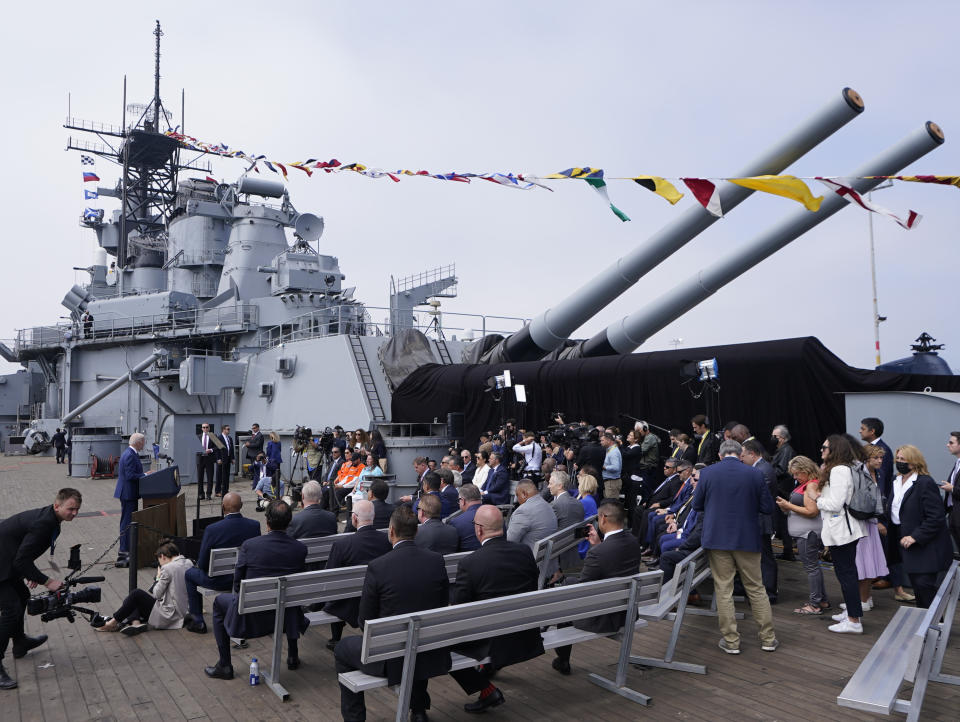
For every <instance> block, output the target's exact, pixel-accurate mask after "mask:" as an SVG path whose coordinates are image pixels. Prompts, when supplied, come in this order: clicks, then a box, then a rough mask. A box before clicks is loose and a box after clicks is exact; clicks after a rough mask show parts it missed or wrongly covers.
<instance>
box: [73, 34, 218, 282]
mask: <svg viewBox="0 0 960 722" xmlns="http://www.w3.org/2000/svg"><path fill="white" fill-rule="evenodd" d="M153 35H154V37H155V42H154V77H153V98H152V99H151V100H150V102H148V103H146V104H138V103H130V104H126V98H124V103H125V105H124V114H125V115H127V114H135V115H134V117H135V118H136V120H135V122H133V123H127V122H126V119H124V121H123V122H122V124H121V125H120V126H114V125H110V124H108V123H100V122H96V121H88V120H80V119H77V118H67V121H66V123H64V127H65V128H70V129H72V130H77V131H81V132H84V133H92V134H94V135H96V136H97V138H98V139H99V141H100V142H91V141H87V140H81V139H74V138H73V137H71V138H70V139H69V140H68V142H67V149H68V150H69V149H72V150H79V151H82V152H84V153H86V154H90V155H96V156H99V157H100V158H103V159H105V160H107V161H109V162H111V163H114V164H116V165H118V166H120V169H121V173H120V178H119V180H118V181H117V183H116V185H115V186H114V187H112V188H111V187H103V186H101V187H99V188H98V189H97V191H98V194H99V195H100V196H106V197H111V198H118V199H119V200H120V204H121V211H120V213H119V214H117V215H116V216H114V218H113V219H112V220H107V219H104V218H102V217H99V218H97V217H94V218H82V219H81V223H82V224H83V225H85V226H87V227H89V228H92V229H94V230H95V231H96V232H97V237H98V241H99V243H100V245H101V247H102V248H103V249H104V250H106V252H107V253H108V254H110V255H112V256H116V259H117V271H118V274H117V292H118V293H119V294H121V295H122V294H123V292H124V288H125V287H127V288H130V289H138V290H141V291H146V290H161V289H159V288H153V286H154V285H156V284H155V283H154V281H153V280H152V279H153V278H154V277H155V276H156V277H159V275H160V274H158V273H154V274H151V272H150V271H149V270H148V269H161V268H162V267H163V264H164V262H165V261H166V228H167V223H168V222H169V220H170V217H171V215H172V213H173V209H174V203H175V201H176V189H177V174H178V172H179V171H181V170H190V171H199V172H202V173H211V172H212V169H211V167H210V164H209V163H198V162H196V161H191V162H188V163H181V162H180V144H179V142H178V141H177V140H176V139H175V138H172V137H170V136H168V135H166V134H165V133H164V130H166V128H167V127H169V122H168V118H169V117H170V116H169V114H168V113H167V111H166V110H164V108H163V101H162V100H161V98H160V38H161V37H162V36H163V30H162V29H161V27H160V21H159V20H157V21H156V25H155V27H154V30H153ZM124 89H126V82H125V81H124ZM161 124H166V125H165V126H164V125H161ZM113 139H119V141H118V140H113ZM141 269H142V270H141Z"/></svg>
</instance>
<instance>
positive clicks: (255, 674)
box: [250, 657, 260, 687]
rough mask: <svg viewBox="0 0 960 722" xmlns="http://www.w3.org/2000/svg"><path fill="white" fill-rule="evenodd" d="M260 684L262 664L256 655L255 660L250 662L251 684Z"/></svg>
mask: <svg viewBox="0 0 960 722" xmlns="http://www.w3.org/2000/svg"><path fill="white" fill-rule="evenodd" d="M258 684H260V665H259V664H257V658H256V657H254V658H253V661H252V662H250V686H251V687H253V686H255V685H258Z"/></svg>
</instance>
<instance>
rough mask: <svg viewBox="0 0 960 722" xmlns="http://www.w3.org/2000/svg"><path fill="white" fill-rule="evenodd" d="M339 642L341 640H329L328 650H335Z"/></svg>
mask: <svg viewBox="0 0 960 722" xmlns="http://www.w3.org/2000/svg"><path fill="white" fill-rule="evenodd" d="M339 641H340V640H339V639H328V640H327V649H329V650H330V651H331V652H332V651H333V650H334V649H336V648H337V643H338V642H339Z"/></svg>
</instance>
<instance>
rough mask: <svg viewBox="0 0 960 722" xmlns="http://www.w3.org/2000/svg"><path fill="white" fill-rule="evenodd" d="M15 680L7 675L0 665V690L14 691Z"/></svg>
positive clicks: (15, 686)
mask: <svg viewBox="0 0 960 722" xmlns="http://www.w3.org/2000/svg"><path fill="white" fill-rule="evenodd" d="M16 688H17V680H15V679H14V678H13V677H11V676H10V675H9V674H7V670H5V669H4V668H3V665H2V664H0V689H16Z"/></svg>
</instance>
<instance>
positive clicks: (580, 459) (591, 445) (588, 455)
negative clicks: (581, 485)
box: [577, 429, 607, 469]
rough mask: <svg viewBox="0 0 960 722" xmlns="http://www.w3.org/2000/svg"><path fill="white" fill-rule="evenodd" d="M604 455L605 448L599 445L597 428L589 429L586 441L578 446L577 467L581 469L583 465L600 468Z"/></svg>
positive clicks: (605, 453)
mask: <svg viewBox="0 0 960 722" xmlns="http://www.w3.org/2000/svg"><path fill="white" fill-rule="evenodd" d="M606 457H607V452H606V450H605V449H604V448H603V447H602V446H600V431H599V429H590V432H589V433H588V434H587V442H586V443H585V444H584V445H583V446H581V447H580V453H578V454H577V469H582V468H583V467H585V466H592V467H593V468H594V469H602V468H603V461H604V459H605V458H606Z"/></svg>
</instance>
